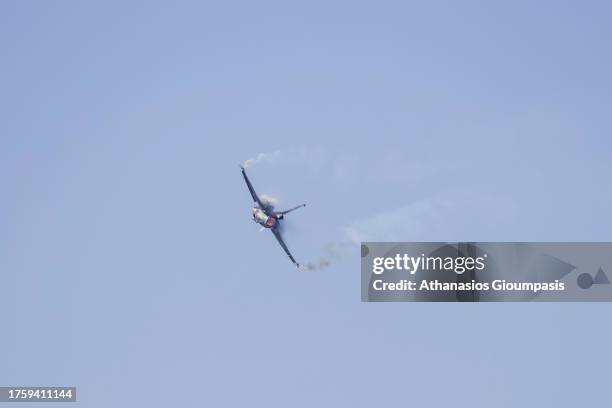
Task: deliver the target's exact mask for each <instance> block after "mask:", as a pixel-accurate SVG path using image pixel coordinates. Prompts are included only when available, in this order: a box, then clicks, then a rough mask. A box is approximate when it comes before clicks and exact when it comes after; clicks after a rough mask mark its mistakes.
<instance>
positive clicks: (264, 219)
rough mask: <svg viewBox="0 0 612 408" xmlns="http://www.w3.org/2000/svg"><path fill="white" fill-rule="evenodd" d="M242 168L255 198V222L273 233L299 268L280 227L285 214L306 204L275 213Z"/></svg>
mask: <svg viewBox="0 0 612 408" xmlns="http://www.w3.org/2000/svg"><path fill="white" fill-rule="evenodd" d="M240 168H241V169H242V176H243V177H244V181H245V182H246V185H247V187H248V188H249V192H250V193H251V197H253V201H254V202H255V203H254V204H255V205H254V206H253V209H252V210H251V213H252V215H253V221H255V222H256V223H258V224H260V225H261V226H262V227H263V228H267V229H269V230H270V231H272V234H274V236H275V237H276V239H277V240H278V243H279V244H280V246H282V247H283V249H284V250H285V252H286V253H287V255H288V256H289V259H291V262H293V263H294V264H295V266H297V267H298V268H299V267H300V264H299V263H297V262H296V261H295V259H293V256H292V255H291V252H289V248H287V245H285V242H284V241H283V238H282V236H281V233H280V230H279V226H280V221H281V220H282V219H283V218H284V217H285V214H287V213H290V212H291V211H293V210H297V209H298V208H300V207H305V206H306V204H300V205H298V206H297V207H293V208H290V209H288V210H285V211H274V206H273V205H272V203H271V202H269V201H268V200H265V199H262V198H260V197H259V196H258V195H257V193H256V192H255V189H254V188H253V185H251V182H250V181H249V178H248V177H247V175H246V172H245V171H244V167H243V166H240Z"/></svg>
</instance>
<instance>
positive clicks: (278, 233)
mask: <svg viewBox="0 0 612 408" xmlns="http://www.w3.org/2000/svg"><path fill="white" fill-rule="evenodd" d="M271 231H272V233H273V234H274V236H275V237H276V239H277V240H278V243H279V244H280V246H282V247H283V249H284V250H285V252H286V253H287V255H288V256H289V259H291V262H293V263H294V264H295V266H297V267H298V268H299V267H300V264H299V263H297V262H295V259H293V256H292V255H291V252H289V248H287V245H285V242H284V241H283V238H282V237H281V234H280V232H279V231H278V230H277V229H276V228H273V229H272V230H271Z"/></svg>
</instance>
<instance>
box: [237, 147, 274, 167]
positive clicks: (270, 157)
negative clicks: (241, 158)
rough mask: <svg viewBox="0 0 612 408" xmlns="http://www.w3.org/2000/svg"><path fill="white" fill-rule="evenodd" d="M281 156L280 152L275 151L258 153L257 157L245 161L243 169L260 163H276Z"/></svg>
mask: <svg viewBox="0 0 612 408" xmlns="http://www.w3.org/2000/svg"><path fill="white" fill-rule="evenodd" d="M282 156H283V152H281V151H280V150H276V151H274V152H266V153H259V154H258V155H257V156H255V157H252V158H250V159H247V160H245V162H244V164H243V167H244V168H245V169H248V168H249V167H252V166H254V165H255V164H258V163H262V162H267V163H274V162H276V161H278V160H279V159H280V158H281V157H282Z"/></svg>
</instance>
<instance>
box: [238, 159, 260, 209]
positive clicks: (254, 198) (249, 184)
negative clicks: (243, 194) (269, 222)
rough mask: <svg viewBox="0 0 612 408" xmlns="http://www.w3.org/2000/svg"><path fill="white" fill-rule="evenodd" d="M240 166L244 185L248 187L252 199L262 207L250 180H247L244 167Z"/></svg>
mask: <svg viewBox="0 0 612 408" xmlns="http://www.w3.org/2000/svg"><path fill="white" fill-rule="evenodd" d="M240 168H241V169H242V176H243V177H244V181H245V182H246V185H247V187H248V188H249V191H250V192H251V197H253V201H255V202H256V203H257V204H258V205H259V208H261V209H264V208H265V206H264V205H263V204H262V203H261V200H260V199H259V197H258V196H257V193H256V192H255V189H254V188H253V186H252V185H251V182H250V181H249V178H248V177H247V175H246V172H245V171H244V167H242V166H240Z"/></svg>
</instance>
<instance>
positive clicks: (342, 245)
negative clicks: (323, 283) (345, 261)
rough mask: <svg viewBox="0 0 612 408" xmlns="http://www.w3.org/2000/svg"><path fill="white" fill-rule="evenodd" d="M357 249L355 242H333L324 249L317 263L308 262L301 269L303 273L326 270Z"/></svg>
mask: <svg viewBox="0 0 612 408" xmlns="http://www.w3.org/2000/svg"><path fill="white" fill-rule="evenodd" d="M355 248H357V246H356V245H354V243H353V242H351V241H349V240H344V241H340V240H339V241H333V242H330V243H328V244H327V245H325V246H324V247H323V248H322V254H321V255H320V256H319V258H318V259H317V260H316V261H311V262H306V263H305V264H302V265H300V269H301V270H303V271H318V270H321V269H325V268H327V267H329V266H331V265H332V263H335V262H336V261H338V260H340V259H341V258H343V257H344V256H346V255H348V254H349V253H350V252H352V251H353V250H355Z"/></svg>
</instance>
